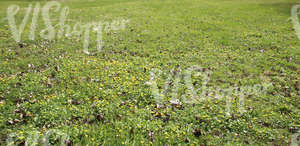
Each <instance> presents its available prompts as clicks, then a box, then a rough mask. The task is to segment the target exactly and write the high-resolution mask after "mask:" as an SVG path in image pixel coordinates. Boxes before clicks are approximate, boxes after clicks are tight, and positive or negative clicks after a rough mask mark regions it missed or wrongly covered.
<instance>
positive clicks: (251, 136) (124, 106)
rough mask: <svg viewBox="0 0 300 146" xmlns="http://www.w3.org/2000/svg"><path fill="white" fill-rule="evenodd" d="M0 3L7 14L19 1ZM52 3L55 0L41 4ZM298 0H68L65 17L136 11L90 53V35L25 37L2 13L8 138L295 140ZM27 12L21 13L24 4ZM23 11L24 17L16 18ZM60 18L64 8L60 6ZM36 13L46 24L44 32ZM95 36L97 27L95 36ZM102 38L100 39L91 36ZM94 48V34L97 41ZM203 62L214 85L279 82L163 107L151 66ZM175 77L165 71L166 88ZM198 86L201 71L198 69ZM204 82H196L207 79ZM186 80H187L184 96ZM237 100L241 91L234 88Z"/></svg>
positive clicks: (101, 17)
mask: <svg viewBox="0 0 300 146" xmlns="http://www.w3.org/2000/svg"><path fill="white" fill-rule="evenodd" d="M36 2H37V1H29V0H28V1H27V0H24V1H10V0H0V20H2V18H5V17H6V10H7V8H8V6H10V5H11V4H17V5H19V6H21V7H24V8H25V7H27V6H28V4H30V3H32V4H35V3H36ZM40 2H41V5H42V6H43V5H44V4H45V2H46V1H40ZM296 3H297V0H94V1H83V0H68V1H67V2H64V3H61V4H62V5H65V6H68V7H69V8H70V13H69V16H68V21H67V24H69V25H74V24H75V23H77V22H81V23H84V24H86V23H89V22H98V21H102V22H103V21H108V22H111V21H113V20H118V19H129V20H130V22H129V23H127V25H126V29H125V30H120V31H117V32H116V33H114V32H107V33H105V34H104V36H103V40H104V46H103V48H102V51H101V52H99V53H97V54H94V55H86V54H84V53H83V49H82V48H83V46H82V37H65V38H63V39H57V38H56V39H54V40H51V41H50V40H45V39H43V38H41V37H40V36H39V35H36V39H35V40H34V41H31V40H29V39H28V37H27V36H28V32H29V28H30V24H31V16H30V19H29V22H28V23H29V24H28V25H27V26H26V28H25V30H24V33H23V35H22V43H16V42H15V41H14V39H13V37H12V34H11V31H10V30H9V26H8V23H7V20H5V19H3V20H2V21H0V42H1V43H0V52H1V55H0V111H1V112H0V130H1V131H0V144H3V145H5V144H6V142H5V141H6V139H7V137H8V135H9V134H11V133H16V134H17V136H16V143H17V144H20V145H21V144H22V143H24V141H25V139H26V138H27V137H29V135H30V134H32V133H33V132H34V131H39V132H40V133H41V134H45V133H46V132H47V131H48V130H50V129H59V130H60V131H61V132H64V133H66V134H68V135H69V136H70V141H69V143H73V144H77V145H87V144H88V145H99V144H103V145H122V144H124V145H144V144H150V145H151V144H153V145H163V144H170V145H179V144H181V145H185V144H195V145H198V144H205V145H224V144H227V145H247V144H249V145H269V144H277V145H288V144H290V143H291V136H292V135H293V134H294V133H296V132H297V130H296V131H295V130H291V129H295V128H296V129H297V127H298V128H299V125H300V115H299V102H300V91H299V88H300V82H299V80H300V76H299V74H300V48H299V46H300V40H298V39H297V36H296V33H295V31H294V30H293V24H292V23H291V21H288V20H287V19H288V18H289V17H290V16H291V14H290V9H291V7H292V6H293V4H296ZM21 12H24V13H21ZM24 15H25V9H20V12H19V13H18V14H17V20H18V23H17V24H18V25H19V24H20V22H21V21H22V19H23V16H24ZM51 18H52V20H53V23H54V24H57V22H58V18H59V13H55V12H51ZM44 28H45V26H44V22H43V21H42V18H41V16H39V20H38V25H37V29H38V30H37V31H36V33H37V32H39V31H40V30H41V29H44ZM93 35H94V34H93ZM93 37H94V36H93ZM90 47H91V49H95V47H96V46H95V43H93V44H91V46H90ZM195 65H197V66H201V67H203V68H208V69H210V70H212V71H213V74H212V75H211V80H210V82H209V86H211V87H223V88H228V87H231V86H252V85H255V84H263V83H272V85H273V86H272V88H270V89H268V91H267V92H266V93H265V94H260V95H252V96H249V97H247V98H246V99H245V109H247V111H246V112H245V113H239V112H238V111H237V110H238V105H237V103H236V102H237V101H233V103H232V107H231V109H232V112H231V115H230V116H226V114H225V101H224V100H223V99H221V100H217V99H211V100H206V101H203V102H201V103H199V104H194V105H191V104H185V103H183V104H182V105H181V106H182V107H174V106H173V108H172V107H171V105H168V106H165V107H162V108H158V107H157V106H156V103H155V100H154V96H153V95H152V90H151V87H150V86H149V85H147V84H146V82H148V81H149V80H150V71H151V70H152V69H160V70H162V71H164V72H166V73H169V72H170V70H171V69H173V68H178V67H180V68H181V69H182V70H186V69H187V68H189V67H191V66H195ZM165 81H166V78H165V77H161V78H160V79H158V84H159V86H162V85H163V84H164V82H165ZM193 81H194V82H198V83H199V84H200V83H201V78H199V77H193ZM199 84H196V86H198V87H200V85H199ZM185 90H186V89H185V88H184V87H181V86H180V93H183V92H184V91H185ZM234 98H238V97H234ZM51 142H52V143H53V144H58V142H57V141H55V138H52V139H51Z"/></svg>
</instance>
